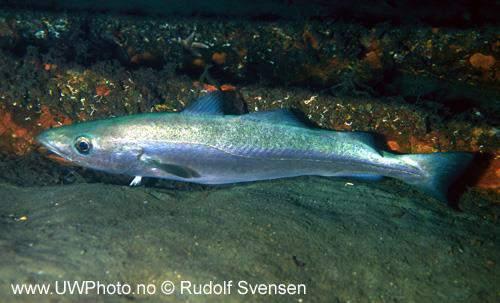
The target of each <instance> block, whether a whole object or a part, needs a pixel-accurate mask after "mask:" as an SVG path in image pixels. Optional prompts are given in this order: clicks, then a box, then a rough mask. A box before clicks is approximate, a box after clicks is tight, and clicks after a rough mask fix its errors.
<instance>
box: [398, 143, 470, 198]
mask: <svg viewBox="0 0 500 303" xmlns="http://www.w3.org/2000/svg"><path fill="white" fill-rule="evenodd" d="M399 157H400V159H401V160H403V161H404V162H406V163H408V164H411V165H412V166H418V167H420V168H421V169H423V170H424V171H426V172H427V177H426V178H424V179H419V180H411V181H407V180H405V182H407V183H409V184H412V185H414V186H416V187H417V188H419V189H420V190H422V191H424V192H426V193H428V194H430V195H432V196H433V197H435V198H436V199H438V200H440V201H443V202H448V199H447V193H448V188H449V186H450V185H451V184H452V183H453V182H454V181H455V180H456V179H457V178H458V177H459V176H460V175H461V174H462V173H463V172H464V171H465V169H466V168H467V166H468V165H469V164H470V162H471V160H472V158H473V157H474V155H473V154H472V153H462V152H449V153H432V154H409V155H400V156H399Z"/></svg>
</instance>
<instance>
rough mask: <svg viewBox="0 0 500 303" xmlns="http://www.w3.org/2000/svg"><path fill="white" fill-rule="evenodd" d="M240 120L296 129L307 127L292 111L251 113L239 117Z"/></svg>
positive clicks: (279, 110)
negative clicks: (285, 125)
mask: <svg viewBox="0 0 500 303" xmlns="http://www.w3.org/2000/svg"><path fill="white" fill-rule="evenodd" d="M241 119H248V120H254V121H262V122H269V123H275V124H287V125H291V126H297V127H307V125H306V124H305V123H304V122H302V121H301V120H300V119H299V118H298V117H297V116H296V115H295V114H294V113H293V112H292V111H290V110H287V109H276V110H272V111H265V112H253V113H250V114H246V115H243V116H241Z"/></svg>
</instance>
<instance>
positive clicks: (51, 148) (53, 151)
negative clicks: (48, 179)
mask: <svg viewBox="0 0 500 303" xmlns="http://www.w3.org/2000/svg"><path fill="white" fill-rule="evenodd" d="M36 140H37V141H38V143H40V144H41V145H42V146H43V147H44V148H46V149H47V156H48V157H49V158H53V157H54V156H57V157H60V158H62V160H66V161H71V160H70V159H69V157H68V156H67V155H65V154H64V153H63V152H62V151H61V150H60V149H59V148H58V147H57V145H55V144H54V143H51V142H50V141H49V140H47V139H46V138H45V136H44V134H41V135H40V136H38V137H37V138H36Z"/></svg>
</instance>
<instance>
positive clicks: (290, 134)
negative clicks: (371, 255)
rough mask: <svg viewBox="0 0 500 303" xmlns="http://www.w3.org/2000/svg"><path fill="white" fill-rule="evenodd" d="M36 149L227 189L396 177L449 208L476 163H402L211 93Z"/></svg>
mask: <svg viewBox="0 0 500 303" xmlns="http://www.w3.org/2000/svg"><path fill="white" fill-rule="evenodd" d="M37 140H38V142H40V143H41V144H42V145H43V146H45V147H46V148H48V149H49V150H50V151H51V152H53V153H55V154H57V155H58V156H60V157H62V158H64V159H66V160H68V161H71V162H72V163H74V164H76V165H79V166H83V167H87V168H91V169H95V170H100V171H104V172H107V173H114V174H124V175H129V176H131V177H134V178H133V180H132V182H131V183H130V185H131V186H137V185H140V184H141V180H142V179H143V178H144V177H152V178H162V179H170V180H177V181H185V182H193V183H200V184H228V183H239V182H251V181H259V180H270V179H277V178H287V177H296V176H304V175H316V176H324V177H350V178H361V179H368V180H379V179H381V178H384V177H389V178H395V179H398V180H401V181H403V182H405V183H407V184H410V185H412V186H414V187H415V188H416V189H419V190H420V191H423V192H425V193H428V194H430V195H431V196H433V197H435V198H437V199H438V200H441V201H447V197H446V194H447V191H448V188H449V186H450V185H451V184H452V183H453V182H454V181H455V180H456V179H457V177H458V176H460V175H461V174H462V173H463V172H464V171H465V170H466V168H467V166H468V165H469V163H470V162H471V159H472V158H473V154H471V153H467V152H436V153H431V154H396V153H393V152H390V151H388V150H384V149H381V148H379V147H378V145H379V144H377V141H376V138H375V137H374V135H373V134H371V133H367V132H349V131H334V130H327V129H321V128H315V127H311V126H310V125H308V124H306V123H305V122H304V121H303V120H302V119H300V118H298V117H297V115H295V113H294V112H292V111H290V110H287V109H278V110H272V111H262V112H252V113H247V114H242V115H230V114H226V113H225V109H224V95H223V93H222V92H220V91H215V92H211V93H208V94H206V95H204V96H202V97H201V98H199V99H198V100H196V101H195V102H192V103H191V104H190V105H189V106H187V107H186V108H185V109H184V110H183V111H181V112H163V113H143V114H135V115H129V116H123V117H114V118H108V119H103V120H96V121H89V122H81V123H76V124H73V125H68V126H62V127H58V128H52V129H48V130H45V131H44V132H42V133H41V134H40V135H39V136H38V137H37Z"/></svg>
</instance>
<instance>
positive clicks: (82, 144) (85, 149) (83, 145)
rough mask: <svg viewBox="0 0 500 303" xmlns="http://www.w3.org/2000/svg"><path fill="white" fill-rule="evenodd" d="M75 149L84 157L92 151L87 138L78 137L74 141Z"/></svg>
mask: <svg viewBox="0 0 500 303" xmlns="http://www.w3.org/2000/svg"><path fill="white" fill-rule="evenodd" d="M75 148H76V150H78V152H79V153H80V154H84V155H86V154H88V153H89V152H90V150H91V149H92V143H91V142H90V139H89V138H86V137H78V138H76V140H75Z"/></svg>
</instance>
